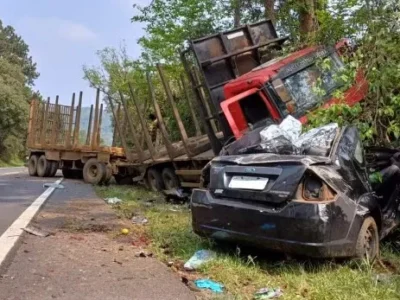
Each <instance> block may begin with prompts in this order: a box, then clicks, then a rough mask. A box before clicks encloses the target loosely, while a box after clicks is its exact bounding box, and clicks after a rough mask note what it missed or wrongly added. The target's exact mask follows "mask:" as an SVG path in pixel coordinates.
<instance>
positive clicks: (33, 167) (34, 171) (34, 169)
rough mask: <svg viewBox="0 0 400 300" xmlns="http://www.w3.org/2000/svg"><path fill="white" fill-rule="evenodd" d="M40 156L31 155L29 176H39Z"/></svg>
mask: <svg viewBox="0 0 400 300" xmlns="http://www.w3.org/2000/svg"><path fill="white" fill-rule="evenodd" d="M38 159H39V158H38V156H37V155H31V157H30V158H29V161H28V172H29V176H37V164H38Z"/></svg>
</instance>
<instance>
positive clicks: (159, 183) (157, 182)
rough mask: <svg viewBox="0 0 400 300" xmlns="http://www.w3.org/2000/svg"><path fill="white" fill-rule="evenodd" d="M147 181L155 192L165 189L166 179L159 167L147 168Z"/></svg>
mask: <svg viewBox="0 0 400 300" xmlns="http://www.w3.org/2000/svg"><path fill="white" fill-rule="evenodd" d="M147 183H148V185H149V187H150V189H151V190H152V191H154V192H161V191H162V190H164V181H163V179H162V176H161V174H160V172H159V171H158V170H157V169H154V168H150V169H148V170H147Z"/></svg>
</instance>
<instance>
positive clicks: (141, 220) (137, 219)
mask: <svg viewBox="0 0 400 300" xmlns="http://www.w3.org/2000/svg"><path fill="white" fill-rule="evenodd" d="M131 221H132V223H133V224H138V225H144V224H147V223H148V222H149V220H147V219H146V218H145V217H143V216H133V217H132V219H131Z"/></svg>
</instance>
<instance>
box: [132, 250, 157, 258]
mask: <svg viewBox="0 0 400 300" xmlns="http://www.w3.org/2000/svg"><path fill="white" fill-rule="evenodd" d="M135 257H153V253H152V252H146V251H143V250H142V251H139V252H138V253H136V254H135Z"/></svg>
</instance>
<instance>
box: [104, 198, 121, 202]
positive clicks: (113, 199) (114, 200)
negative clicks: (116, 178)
mask: <svg viewBox="0 0 400 300" xmlns="http://www.w3.org/2000/svg"><path fill="white" fill-rule="evenodd" d="M104 200H105V201H106V202H107V204H119V203H121V202H122V200H121V199H119V198H117V197H114V198H105V199H104Z"/></svg>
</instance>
